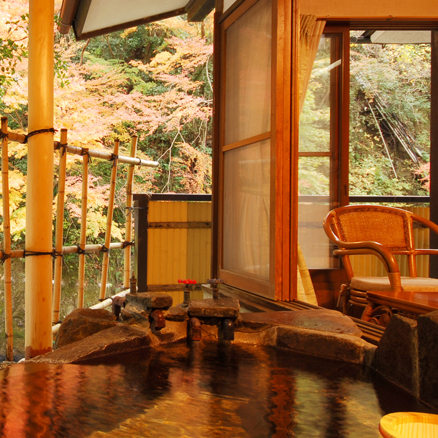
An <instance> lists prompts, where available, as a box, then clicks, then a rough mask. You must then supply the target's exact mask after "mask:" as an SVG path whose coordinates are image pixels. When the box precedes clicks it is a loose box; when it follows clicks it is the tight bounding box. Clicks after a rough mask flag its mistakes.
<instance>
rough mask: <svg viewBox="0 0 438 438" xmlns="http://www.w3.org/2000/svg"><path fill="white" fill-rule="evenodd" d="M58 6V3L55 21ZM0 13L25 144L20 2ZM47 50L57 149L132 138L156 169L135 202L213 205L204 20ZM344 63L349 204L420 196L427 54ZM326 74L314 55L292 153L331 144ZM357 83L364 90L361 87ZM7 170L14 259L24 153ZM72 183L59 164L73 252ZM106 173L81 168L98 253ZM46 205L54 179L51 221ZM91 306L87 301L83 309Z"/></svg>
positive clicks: (309, 171) (1, 71)
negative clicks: (51, 60) (376, 113)
mask: <svg viewBox="0 0 438 438" xmlns="http://www.w3.org/2000/svg"><path fill="white" fill-rule="evenodd" d="M60 3H61V2H60V0H57V1H56V7H57V10H59V7H60ZM1 12H2V13H1V14H0V113H1V115H2V116H3V115H5V116H7V117H8V119H9V128H10V129H12V130H14V131H16V132H20V133H27V80H28V78H27V42H28V41H27V26H28V15H27V13H28V1H26V0H8V1H7V2H2V6H1ZM54 41H55V72H56V75H55V121H54V127H55V128H56V129H57V130H58V133H57V134H56V136H57V139H59V130H60V129H61V128H67V129H68V142H69V144H72V145H75V146H80V147H85V148H91V149H99V148H103V149H108V150H109V151H111V150H112V147H113V143H114V139H116V138H118V139H120V141H121V151H120V154H123V155H128V154H129V150H128V149H129V144H130V137H131V136H132V135H137V136H138V139H139V141H138V156H139V157H140V158H144V159H152V160H156V161H158V162H159V167H158V168H157V169H148V168H136V171H135V178H134V193H135V192H140V193H144V192H176V193H178V192H179V193H181V192H184V193H211V181H212V178H211V160H212V138H211V127H212V118H211V115H212V103H213V65H212V63H213V58H212V53H213V45H212V43H213V20H212V16H209V17H207V19H206V20H205V21H204V22H203V23H188V22H187V21H186V19H185V17H176V18H172V19H168V20H164V21H161V22H156V23H151V24H148V25H142V26H138V27H135V28H131V29H128V30H125V31H119V32H115V33H112V34H109V35H106V36H100V37H95V38H92V39H90V40H87V41H81V42H77V41H75V39H74V36H73V34H72V32H71V33H70V34H69V35H60V34H59V33H58V32H57V30H56V26H54ZM351 51H352V53H351V73H352V74H351V84H350V93H351V95H350V102H351V108H350V120H351V122H350V126H351V129H350V193H351V194H366V195H385V194H386V195H404V194H411V195H413V194H415V195H424V194H427V193H428V163H429V152H430V145H429V132H430V45H416V46H403V45H386V46H381V45H380V46H378V45H358V44H354V43H352V45H351ZM329 64H330V59H329V56H328V55H327V56H324V53H322V54H320V55H319V58H318V59H317V61H316V64H315V73H316V74H315V75H314V76H313V77H312V79H311V82H310V84H309V88H308V92H307V104H306V107H305V109H304V110H303V113H302V117H301V124H302V126H303V127H305V128H306V132H307V134H306V135H307V139H306V136H302V137H301V140H300V141H302V142H303V143H304V142H306V141H307V140H308V139H312V142H313V143H312V144H311V145H310V146H308V147H309V148H310V150H311V148H312V147H316V146H313V145H317V144H318V142H315V141H314V140H315V139H318V138H320V139H323V140H324V141H326V140H327V136H329V135H330V118H329V116H330V108H329V105H328V102H329V101H330V99H329V98H328V96H327V93H326V90H325V89H324V87H323V86H322V82H323V81H324V74H326V73H327V72H326V73H324V71H325V70H326V69H327V66H328V65H329ZM360 78H361V79H360ZM364 80H365V82H367V83H368V84H369V86H368V87H364V86H363V84H364ZM376 96H377V97H376ZM377 98H378V99H379V100H380V101H381V102H383V103H384V105H385V107H386V109H387V111H388V113H389V114H397V118H398V120H399V122H400V123H401V125H402V126H403V130H404V131H405V132H406V133H407V136H408V137H409V138H410V147H411V149H412V150H413V151H414V154H415V157H416V158H415V160H413V159H412V157H410V156H409V154H407V152H406V150H404V149H403V148H401V147H400V144H398V142H397V141H396V140H395V139H394V138H392V137H391V135H390V134H388V133H387V131H388V129H386V131H385V126H384V124H382V125H381V126H380V125H379V124H377V123H376V121H375V119H374V117H373V114H372V111H371V109H370V108H371V107H372V106H373V103H374V102H375V100H376V99H377ZM324 102H326V104H325V103H324ZM381 130H382V132H383V134H384V135H383V136H382V135H381ZM303 132H304V129H303ZM385 132H386V134H385ZM385 135H386V140H385ZM385 143H387V144H386V145H385ZM385 147H386V148H387V149H389V154H388V151H387V150H386V149H385ZM9 158H10V168H9V172H10V200H11V205H10V210H11V232H12V238H13V249H18V248H23V247H24V233H25V227H26V225H25V217H26V173H27V146H26V145H21V144H16V143H10V150H9ZM307 163H308V164H307V165H305V166H304V167H303V168H302V169H301V171H300V175H299V178H300V193H301V194H304V195H312V194H315V195H319V194H323V193H322V192H324V190H325V188H326V187H327V186H328V182H327V181H328V180H327V178H328V175H329V169H327V168H326V167H327V166H326V164H324V163H323V162H318V161H312V160H308V161H307ZM55 164H57V158H55ZM56 171H57V169H55V175H56ZM81 172H82V161H81V159H80V157H76V158H75V157H73V156H69V158H68V169H67V181H66V196H67V199H66V204H65V221H64V244H65V245H75V244H77V242H78V240H79V232H80V203H81ZM110 172H111V164H110V163H107V162H102V161H98V160H92V161H91V163H90V189H89V210H88V216H87V223H88V231H87V232H88V236H87V243H97V242H99V243H101V242H102V241H103V237H104V233H105V225H106V210H107V208H106V205H107V200H108V194H109V178H110ZM126 173H127V169H126V166H119V168H118V179H117V190H116V209H115V213H114V223H113V227H112V234H113V236H112V238H113V240H120V241H122V240H123V236H122V234H123V229H124V226H125V215H126V212H125V210H124V204H125V199H124V197H125V194H124V193H125V191H124V190H123V188H124V185H125V183H126ZM56 194H57V179H56V176H55V181H54V204H53V205H54V210H53V211H54V219H55V211H56V209H55V205H56ZM0 227H1V218H0ZM0 231H1V229H0ZM0 236H1V234H0ZM0 246H1V247H2V246H3V245H2V242H1V237H0ZM14 263H15V266H14V268H13V272H15V273H16V274H15V275H16V276H17V275H18V276H21V278H20V279H19V280H15V284H13V290H15V295H14V296H15V298H14V299H15V300H16V303H15V304H14V309H15V310H14V321H15V322H16V324H17V325H18V326H20V325H22V324H23V320H24V306H22V305H21V304H20V302H19V301H20V300H24V296H23V294H22V293H21V292H20V291H22V290H23V287H24V284H23V283H22V282H23V281H24V274H23V271H24V270H23V266H24V263H23V262H22V261H20V260H15V261H14ZM64 263H65V265H64V269H63V272H64V273H65V276H66V277H65V278H66V280H65V281H66V282H71V284H70V286H71V287H70V289H71V291H72V292H71V297H70V298H71V299H70V304H69V305H67V307H65V310H64V313H68V312H69V306H70V310H71V307H74V300H75V294H74V290H75V285H76V280H75V275H71V280H67V277H68V276H69V273H68V272H69V270H70V271H71V272H73V271H74V270H75V269H76V259H75V260H74V261H73V258H69V257H65V258H64ZM113 263H115V265H113V267H112V270H113V272H114V276H115V277H114V280H112V282H113V286H114V288H115V286H116V285H117V283H120V282H121V278H119V277H121V274H118V272H121V271H122V270H121V269H120V266H118V264H117V263H118V262H117V259H113ZM87 267H88V268H87V274H88V275H89V276H91V277H93V276H94V277H95V279H94V280H95V282H97V281H98V280H97V279H98V277H99V273H98V272H99V268H100V261H99V256H90V258H89V259H87ZM20 272H21V274H17V273H20ZM118 276H119V277H118ZM68 278H70V277H68ZM63 290H64V289H63ZM67 290H68V288H67ZM113 291H114V290H113ZM110 292H111V290H110ZM1 293H2V292H1V291H0V294H1ZM63 294H64V292H63ZM64 297H65V295H64ZM68 297H69V294H68V293H67V297H66V298H68ZM94 301H95V297H94V298H93V301H92V302H90V303H87V301H86V305H87V304H92V303H94ZM67 302H68V300H67ZM0 307H1V306H0ZM0 311H1V309H0ZM0 318H1V317H0ZM0 322H1V321H0Z"/></svg>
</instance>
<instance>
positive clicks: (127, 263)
mask: <svg viewBox="0 0 438 438" xmlns="http://www.w3.org/2000/svg"><path fill="white" fill-rule="evenodd" d="M136 153H137V136H134V137H132V139H131V157H132V158H134V157H135V155H136ZM133 181H134V165H133V164H131V165H130V166H129V168H128V179H127V181H126V233H125V241H126V242H131V240H132V185H133ZM124 255H125V275H124V279H123V287H125V288H128V287H129V285H130V279H131V245H128V246H127V247H126V248H125V254H124Z"/></svg>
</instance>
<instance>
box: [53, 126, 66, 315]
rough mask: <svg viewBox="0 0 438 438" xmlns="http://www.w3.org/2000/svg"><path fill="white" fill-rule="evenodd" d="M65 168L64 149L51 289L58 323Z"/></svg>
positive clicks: (61, 154)
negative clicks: (53, 274)
mask: <svg viewBox="0 0 438 438" xmlns="http://www.w3.org/2000/svg"><path fill="white" fill-rule="evenodd" d="M61 144H67V130H66V129H61ZM66 167H67V153H66V151H65V149H64V148H60V150H59V179H58V205H57V210H56V235H55V251H56V259H55V280H54V287H53V316H52V322H54V323H56V322H58V321H59V309H60V306H61V280H62V257H61V254H62V243H63V237H64V233H63V231H64V203H65V174H66Z"/></svg>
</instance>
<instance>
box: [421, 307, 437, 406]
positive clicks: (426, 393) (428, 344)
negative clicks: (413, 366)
mask: <svg viewBox="0 0 438 438" xmlns="http://www.w3.org/2000/svg"><path fill="white" fill-rule="evenodd" d="M417 330H418V367H419V374H420V379H419V380H420V382H419V385H420V398H421V400H423V401H425V402H426V403H428V404H429V405H431V406H433V407H434V408H438V348H437V339H438V311H436V312H431V313H428V314H427V315H421V316H419V317H418V326H417Z"/></svg>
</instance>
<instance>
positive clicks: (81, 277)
mask: <svg viewBox="0 0 438 438" xmlns="http://www.w3.org/2000/svg"><path fill="white" fill-rule="evenodd" d="M89 161H90V157H89V156H88V154H85V155H84V156H83V157H82V164H83V166H82V207H81V236H80V242H79V247H80V248H81V250H82V251H85V245H86V243H87V208H88V163H89ZM78 284H79V290H78V304H77V307H78V308H81V307H84V288H85V254H84V253H80V254H79V279H78Z"/></svg>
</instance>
